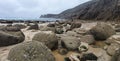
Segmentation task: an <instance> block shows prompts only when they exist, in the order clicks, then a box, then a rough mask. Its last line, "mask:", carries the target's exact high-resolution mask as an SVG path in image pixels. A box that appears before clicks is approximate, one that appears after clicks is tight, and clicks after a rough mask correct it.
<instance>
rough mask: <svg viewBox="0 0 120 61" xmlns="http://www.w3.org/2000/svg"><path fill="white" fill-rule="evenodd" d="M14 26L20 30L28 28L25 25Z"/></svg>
mask: <svg viewBox="0 0 120 61" xmlns="http://www.w3.org/2000/svg"><path fill="white" fill-rule="evenodd" d="M13 26H14V27H18V28H20V29H24V28H26V26H25V25H23V24H14V25H13Z"/></svg>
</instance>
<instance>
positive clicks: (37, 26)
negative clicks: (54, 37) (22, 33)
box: [28, 23, 39, 30]
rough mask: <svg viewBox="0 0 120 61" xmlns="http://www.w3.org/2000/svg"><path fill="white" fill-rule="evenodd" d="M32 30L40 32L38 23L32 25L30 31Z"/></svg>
mask: <svg viewBox="0 0 120 61" xmlns="http://www.w3.org/2000/svg"><path fill="white" fill-rule="evenodd" d="M31 29H35V30H38V29H39V25H38V24H37V23H34V24H32V25H30V26H29V28H28V30H31Z"/></svg>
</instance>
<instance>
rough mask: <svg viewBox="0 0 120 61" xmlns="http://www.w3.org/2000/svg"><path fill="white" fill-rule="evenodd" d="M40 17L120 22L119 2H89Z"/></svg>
mask: <svg viewBox="0 0 120 61" xmlns="http://www.w3.org/2000/svg"><path fill="white" fill-rule="evenodd" d="M41 17H53V18H67V19H70V18H76V19H83V20H120V0H91V1H89V2H86V3H84V4H81V5H79V6H77V7H74V8H72V9H68V10H66V11H64V12H62V13H60V14H58V15H52V16H50V15H49V14H48V15H44V16H41Z"/></svg>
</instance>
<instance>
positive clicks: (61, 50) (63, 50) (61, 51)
mask: <svg viewBox="0 0 120 61" xmlns="http://www.w3.org/2000/svg"><path fill="white" fill-rule="evenodd" d="M58 53H59V54H61V55H65V54H67V53H68V50H67V49H65V48H61V49H58Z"/></svg>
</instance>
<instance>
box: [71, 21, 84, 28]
mask: <svg viewBox="0 0 120 61" xmlns="http://www.w3.org/2000/svg"><path fill="white" fill-rule="evenodd" d="M81 25H82V24H81V22H73V23H72V24H71V27H70V29H74V28H80V27H81Z"/></svg>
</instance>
